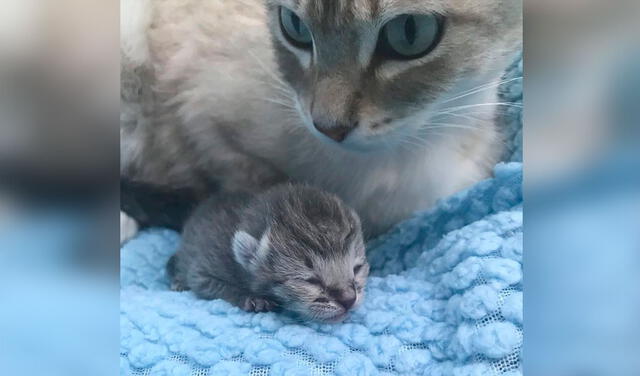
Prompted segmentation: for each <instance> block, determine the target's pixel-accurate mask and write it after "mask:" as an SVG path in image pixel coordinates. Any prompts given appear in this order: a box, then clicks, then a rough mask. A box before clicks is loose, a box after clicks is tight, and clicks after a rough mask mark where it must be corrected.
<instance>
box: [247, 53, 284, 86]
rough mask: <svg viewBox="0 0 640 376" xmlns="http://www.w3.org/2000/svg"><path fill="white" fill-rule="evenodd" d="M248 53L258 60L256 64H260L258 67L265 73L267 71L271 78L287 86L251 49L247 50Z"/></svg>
mask: <svg viewBox="0 0 640 376" xmlns="http://www.w3.org/2000/svg"><path fill="white" fill-rule="evenodd" d="M248 53H249V55H251V56H252V57H253V58H254V59H255V60H256V61H257V62H258V65H260V67H261V68H262V69H263V70H264V72H265V73H267V74H268V75H269V76H270V77H271V78H273V79H274V80H275V81H276V82H278V83H279V84H281V85H283V86H284V87H288V85H287V83H286V82H284V80H283V79H282V78H280V77H278V75H277V74H276V73H274V72H273V70H270V69H269V68H268V67H267V66H266V64H265V63H264V62H263V61H262V60H261V59H260V58H259V57H258V56H257V55H256V54H255V53H254V52H253V51H251V50H249V51H248Z"/></svg>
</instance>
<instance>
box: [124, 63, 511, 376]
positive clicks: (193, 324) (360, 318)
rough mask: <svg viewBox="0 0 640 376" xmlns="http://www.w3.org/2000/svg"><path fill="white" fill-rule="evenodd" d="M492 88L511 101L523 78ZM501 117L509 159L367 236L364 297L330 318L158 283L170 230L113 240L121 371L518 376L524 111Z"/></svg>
mask: <svg viewBox="0 0 640 376" xmlns="http://www.w3.org/2000/svg"><path fill="white" fill-rule="evenodd" d="M521 75H522V61H521V60H520V61H518V62H517V63H515V64H514V65H513V66H512V67H511V68H510V70H509V71H508V72H507V74H506V76H505V78H506V79H507V80H508V79H509V78H513V77H520V76H521ZM501 96H502V98H503V100H504V101H508V102H515V103H518V102H521V99H522V86H521V80H519V79H514V80H510V81H509V82H508V84H506V85H505V86H504V87H502V88H501ZM504 120H505V122H504V127H505V133H506V134H507V136H508V137H509V139H510V140H512V141H511V144H512V148H511V149H510V150H509V155H507V156H505V161H509V162H504V163H500V164H498V165H497V166H496V167H495V169H494V176H493V178H492V179H489V180H485V181H482V182H480V183H477V184H476V185H474V186H473V187H471V188H470V189H468V190H466V191H464V192H460V193H458V194H456V195H454V196H452V197H449V198H447V199H445V200H442V201H441V202H439V203H438V205H437V206H436V207H435V208H434V209H432V210H429V211H427V212H423V213H418V214H416V215H415V217H413V218H411V219H409V220H407V221H405V222H403V223H401V224H399V225H398V226H396V228H394V229H393V230H392V231H390V232H389V233H388V234H386V235H385V236H382V237H381V238H379V239H376V240H375V241H373V242H371V243H370V244H368V258H369V262H370V263H371V268H372V273H371V277H370V278H369V282H368V285H367V291H366V298H365V301H364V303H363V304H362V306H361V307H359V308H358V309H357V310H356V311H354V312H353V313H352V314H351V315H350V316H349V317H348V319H347V320H346V321H345V322H344V323H341V324H335V325H330V324H319V323H308V324H304V325H302V324H300V323H298V322H295V321H293V319H289V318H287V317H285V316H282V315H278V314H275V313H259V314H253V313H246V312H243V311H241V310H240V309H238V308H235V307H233V306H231V305H230V304H228V303H226V302H224V301H220V300H215V301H205V300H198V299H196V298H195V297H194V295H193V294H192V293H190V292H182V293H179V292H172V291H169V286H168V280H167V277H166V275H165V272H164V266H165V264H166V262H167V260H168V258H169V257H170V256H171V255H172V254H173V253H174V252H175V251H176V250H177V247H178V244H179V241H180V238H179V235H178V234H176V233H175V232H172V231H168V230H161V229H154V230H149V231H145V232H142V233H140V234H139V235H138V236H137V237H136V238H134V239H132V240H131V241H129V242H128V243H126V244H125V246H124V247H123V249H122V250H121V295H120V296H121V303H120V304H121V308H120V310H121V317H120V332H121V349H120V351H121V354H120V361H121V365H120V370H121V371H120V373H121V375H176V376H177V375H180V376H196V375H198V376H200V375H253V376H259V375H260V376H261V375H287V376H293V375H301V376H307V375H342V376H358V375H362V376H365V375H367V376H368V375H429V376H435V375H453V376H462V375H478V376H480V375H520V374H521V362H520V358H521V345H522V164H521V163H520V161H521V160H522V147H521V145H522V144H521V129H522V122H521V111H520V110H519V108H518V107H508V108H507V111H506V114H505V116H504Z"/></svg>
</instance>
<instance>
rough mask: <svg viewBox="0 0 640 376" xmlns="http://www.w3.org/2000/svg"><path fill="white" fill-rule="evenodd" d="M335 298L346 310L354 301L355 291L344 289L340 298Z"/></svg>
mask: <svg viewBox="0 0 640 376" xmlns="http://www.w3.org/2000/svg"><path fill="white" fill-rule="evenodd" d="M336 300H337V301H338V303H340V305H341V306H343V307H344V309H345V310H348V309H349V308H351V307H353V304H354V303H355V302H356V292H355V291H354V290H348V291H344V292H343V293H342V295H341V296H340V298H339V299H336Z"/></svg>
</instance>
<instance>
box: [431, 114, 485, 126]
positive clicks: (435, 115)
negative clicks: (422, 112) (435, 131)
mask: <svg viewBox="0 0 640 376" xmlns="http://www.w3.org/2000/svg"><path fill="white" fill-rule="evenodd" d="M472 114H473V113H464V114H457V113H454V112H437V113H435V114H434V115H433V117H432V119H433V120H437V119H438V118H439V117H444V116H455V117H459V118H462V119H467V120H470V121H474V122H476V121H479V122H483V123H492V121H490V120H487V119H480V118H477V117H473V116H468V115H472Z"/></svg>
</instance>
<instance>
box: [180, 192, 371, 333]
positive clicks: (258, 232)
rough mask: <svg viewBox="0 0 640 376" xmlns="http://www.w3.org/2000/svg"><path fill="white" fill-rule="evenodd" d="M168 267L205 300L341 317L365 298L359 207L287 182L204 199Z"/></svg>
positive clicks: (306, 315)
mask: <svg viewBox="0 0 640 376" xmlns="http://www.w3.org/2000/svg"><path fill="white" fill-rule="evenodd" d="M167 271H168V274H169V276H170V277H171V279H172V283H173V288H174V289H176V290H192V291H193V292H194V293H195V294H196V295H197V296H198V297H200V298H203V299H218V298H220V299H224V300H227V301H229V302H230V303H232V304H234V305H236V306H238V307H241V308H242V309H245V310H248V311H268V310H271V309H274V308H276V307H281V308H284V309H286V310H289V311H293V312H295V313H297V314H299V315H301V316H302V317H304V318H307V319H314V320H320V321H336V320H340V319H343V318H344V317H345V315H346V313H347V312H348V311H349V309H351V308H353V307H357V306H358V304H360V302H361V301H362V298H363V294H364V291H363V289H364V286H365V283H366V278H367V276H368V273H369V266H368V263H367V260H366V257H365V249H364V244H363V237H362V232H361V228H360V221H359V219H358V216H357V214H356V213H355V211H353V210H352V209H350V208H348V207H347V206H345V205H344V203H342V202H341V201H340V199H338V198H337V197H336V196H335V195H332V194H328V193H325V192H322V191H320V190H317V189H315V188H311V187H309V186H304V185H292V184H282V185H278V186H276V187H274V188H272V189H270V190H268V191H266V192H265V193H262V194H259V195H255V196H252V195H246V194H236V195H230V196H224V197H220V196H218V197H214V198H211V199H209V200H206V201H205V202H204V203H202V204H201V205H200V206H199V207H198V208H197V209H196V211H195V212H194V213H193V215H192V216H191V218H190V219H189V220H188V221H187V223H186V226H185V229H184V231H183V239H182V245H181V247H180V250H179V251H178V252H177V253H176V255H174V256H173V257H172V258H171V260H170V261H169V263H168V265H167Z"/></svg>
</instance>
